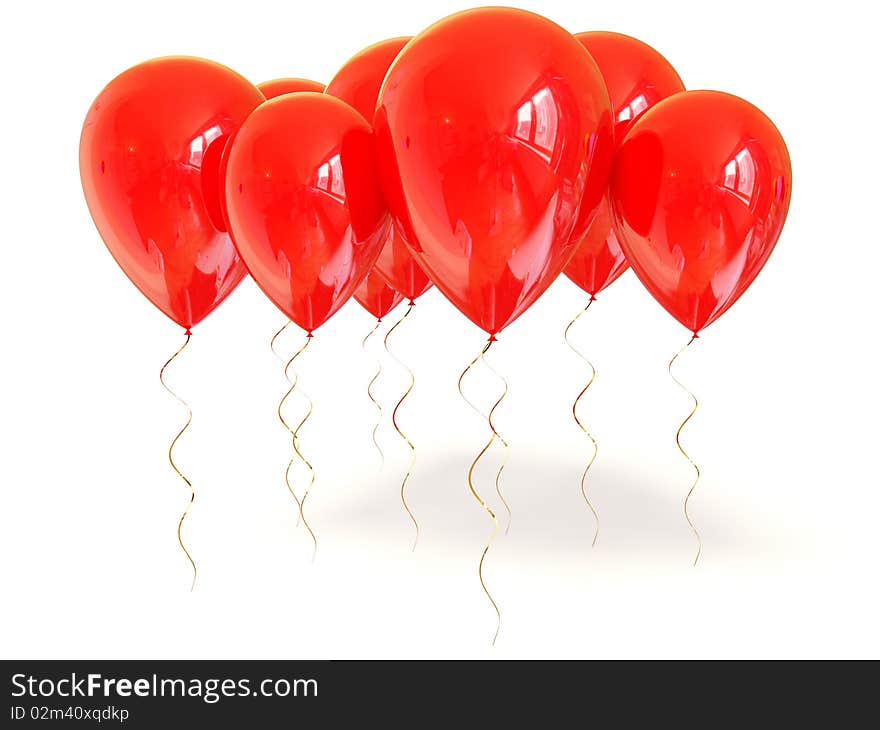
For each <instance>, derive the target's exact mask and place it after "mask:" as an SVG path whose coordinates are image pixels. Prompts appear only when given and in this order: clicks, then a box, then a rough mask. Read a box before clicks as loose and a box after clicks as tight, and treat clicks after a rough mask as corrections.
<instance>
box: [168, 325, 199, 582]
mask: <svg viewBox="0 0 880 730" xmlns="http://www.w3.org/2000/svg"><path fill="white" fill-rule="evenodd" d="M191 337H192V333H191V332H190V331H189V330H187V331H186V340H185V341H184V343H183V345H181V346H180V349H179V350H178V351H177V352H175V353H174V354H173V355H172V356H171V357H170V358H168V360H167V362H166V363H165V364H164V365H163V366H162V369H161V370H159V382H160V383H162V387H163V388H165V390H167V391H168V392H169V393H171V395H172V396H173V397H174V398H175V399H176V400H177V402H178V403H180V404H181V405H183V406H184V407H185V408H186V410H187V414H188V415H187V419H186V423H185V424H184V426H183V428H182V429H180V431H179V432H178V433H177V436H175V437H174V439H173V440H172V442H171V445H170V446H169V447H168V462H169V463H170V464H171V468H172V469H174V471H175V472H177V476H179V477H180V478H181V479H183V481H184V482H186V486H187V487H189V502H188V503H187V505H186V508H185V509H184V510H183V514H182V515H180V520H179V521H178V523H177V542H178V543H179V544H180V549H181V550H183V553H184V555H186V559H187V560H189V564H190V565H191V566H192V571H193V579H192V584H191V585H190V590H191V591H192V590H193V589H194V588H195V587H196V577H197V576H198V571H197V569H196V563H195V561H194V560H193V558H192V555H190V553H189V550H187V549H186V546H185V545H184V544H183V536H182V535H181V529H182V528H183V521H184V520H185V519H186V515H187V513H188V512H189V509H190V507H192V504H193V502H194V501H195V498H196V492H195V489H193V485H192V482H191V481H190V480H189V479H187V478H186V477H185V476H184V474H183V472H182V471H180V469H178V468H177V464H175V463H174V446H175V444H176V443H177V440H178V439H179V438H180V437H181V436H183V432H184V431H186V429H188V428H189V425H190V424H191V423H192V416H193V414H192V408H190V407H189V404H188V403H187V402H186V401H185V400H183V398H181V397H180V396H179V395H177V393H175V392H174V391H173V390H171V388H169V387H168V385H167V383H166V382H165V368H167V367H168V366H169V365H170V364H171V362H172V361H173V360H174V358H176V357H177V356H178V355H179V354H180V353H181V352H183V351H184V349H185V348H186V346H187V345H188V344H189V341H190V338H191Z"/></svg>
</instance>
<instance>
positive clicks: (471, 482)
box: [458, 340, 507, 646]
mask: <svg viewBox="0 0 880 730" xmlns="http://www.w3.org/2000/svg"><path fill="white" fill-rule="evenodd" d="M492 342H494V340H489V342H487V343H486V346H485V347H484V348H483V349H482V351H481V352H480V354H479V355H477V356H476V357H475V358H474V359H473V360H471V362H470V364H469V365H468V366H467V367H466V368H465V369H464V370H463V371H462V373H461V375H460V376H459V377H458V393H459V395H461V397H462V399H463V400H464V402H465V403H467V404H468V405H469V406H470V407H471V408H472V409H473V410H475V411H476V412H477V414H479V415H480V416H481V417H482V418H484V419H486V420H489V417H488V416H486V415H485V414H484V413H483V412H482V411H480V409H479V408H477V407H476V406H475V405H474V404H473V403H472V402H471V401H470V399H469V398H468V397H467V396H466V395H465V394H464V391H463V390H462V387H461V385H462V381H463V380H464V378H465V376H466V375H467V374H468V372H470V369H471V368H472V367H473V366H474V365H476V363H477V361H478V360H483V361H484V362H485V360H484V356H485V354H486V353H487V352H488V351H489V348H490V347H491V346H492ZM506 394H507V388H506V383H505V392H504V394H503V395H502V396H501V398H499V399H498V401H496V403H495V404H494V405H493V406H492V409H491V410H490V413H491V412H492V411H494V410H495V408H496V407H497V406H498V403H500V402H501V401H502V400H503V399H504V395H506ZM490 427H491V424H490ZM491 430H492V436H491V437H490V438H489V441H488V442H487V443H486V445H485V446H484V447H483V448H482V450H481V451H480V453H478V454H477V456H476V458H475V459H474V460H473V462H471V466H470V468H469V469H468V475H467V480H468V488H469V489H470V491H471V494H472V495H473V496H474V499H476V500H477V502H479V504H480V506H481V507H482V508H483V509H484V510H486V512H487V513H488V515H489V517H491V518H492V524H493V528H492V535H491V536H490V537H489V541H488V542H487V543H486V547H485V548H483V553H482V555H481V556H480V562H479V565H478V566H477V575H478V577H479V579H480V585H481V586H482V587H483V593H485V594H486V598H488V599H489V603H491V604H492V608H494V609H495V616H496V618H497V623H496V626H495V635H494V636H493V637H492V646H494V645H495V642H496V641H497V640H498V634H499V632H500V631H501V611H500V610H499V608H498V604H497V603H495V599H494V598H492V594H491V593H490V592H489V589H488V588H487V587H486V581H485V580H484V579H483V563H484V562H485V560H486V555H487V553H488V552H489V549H490V548H491V547H492V543H493V542H495V538H496V537H497V536H498V530H499V527H498V518H497V517H496V516H495V512H494V511H493V510H492V508H491V507H489V505H488V504H486V502H485V500H484V499H483V498H482V497H481V496H480V494H479V493H478V492H477V489H476V487H475V486H474V469H475V468H476V466H477V463H478V462H479V461H480V459H481V458H482V457H483V454H485V453H486V452H487V451H488V450H489V449H490V448H491V446H492V444H493V443H494V442H495V439H496V438H500V437H499V436H498V433H497V431H496V430H495V429H494V428H491ZM496 488H497V479H496Z"/></svg>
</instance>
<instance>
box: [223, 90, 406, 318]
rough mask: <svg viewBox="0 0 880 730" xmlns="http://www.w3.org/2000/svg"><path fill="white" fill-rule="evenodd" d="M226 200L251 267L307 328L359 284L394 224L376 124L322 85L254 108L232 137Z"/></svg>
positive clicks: (256, 277) (271, 295)
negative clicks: (382, 180)
mask: <svg viewBox="0 0 880 730" xmlns="http://www.w3.org/2000/svg"><path fill="white" fill-rule="evenodd" d="M226 202H227V207H228V210H229V223H230V226H231V230H232V233H233V237H234V239H235V244H236V246H237V248H238V251H239V253H240V254H241V257H242V259H243V260H244V262H245V264H246V265H247V268H248V271H250V273H251V275H252V276H253V277H254V280H255V281H256V282H257V284H259V285H260V288H261V289H262V290H263V291H264V292H265V293H266V295H267V296H268V297H269V298H270V299H271V300H272V301H273V302H274V303H275V304H276V306H277V307H278V308H279V309H281V310H282V311H283V312H284V313H285V314H286V315H287V316H288V318H289V319H291V320H293V321H294V322H296V324H298V325H299V326H300V327H302V328H303V329H304V330H306V331H307V332H309V333H311V332H312V331H314V330H315V329H317V328H318V327H320V326H321V325H322V324H323V323H324V322H326V321H327V319H328V318H329V317H330V316H331V315H332V314H333V313H334V312H336V310H338V309H339V308H340V307H341V306H342V305H343V304H344V303H345V302H346V301H347V300H348V298H349V297H350V296H351V295H352V294H353V293H354V290H355V289H357V287H358V285H359V284H360V283H361V281H362V280H363V279H364V277H365V276H366V275H367V272H368V271H369V270H370V267H372V265H373V263H374V262H375V260H376V257H377V256H378V255H379V248H380V246H381V244H382V241H383V240H384V236H386V235H387V233H388V225H389V221H388V215H387V212H386V210H385V203H384V200H383V199H382V192H381V189H380V187H379V179H378V173H377V171H376V162H375V149H374V140H373V134H372V130H371V129H370V125H369V124H367V122H366V121H365V120H364V118H363V117H362V116H361V115H360V114H358V113H357V112H356V111H355V110H354V109H352V108H351V107H350V106H348V105H347V104H344V103H343V102H341V101H339V100H338V99H334V98H333V97H331V96H327V95H324V94H314V93H300V94H285V95H283V96H279V97H276V98H275V99H272V100H271V101H267V102H266V103H265V104H263V105H261V106H260V107H258V108H257V109H256V111H254V112H253V113H252V114H251V115H250V116H249V117H248V118H247V121H245V123H244V124H243V125H242V127H241V129H240V130H239V131H238V133H237V134H236V135H235V138H234V139H233V140H232V142H231V143H230V150H229V166H228V169H227V173H226Z"/></svg>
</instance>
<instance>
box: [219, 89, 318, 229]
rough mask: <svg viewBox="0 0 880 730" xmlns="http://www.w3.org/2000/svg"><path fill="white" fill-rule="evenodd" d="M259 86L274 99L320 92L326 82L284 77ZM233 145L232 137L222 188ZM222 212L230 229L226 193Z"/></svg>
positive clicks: (222, 160) (222, 168) (222, 165)
mask: <svg viewBox="0 0 880 730" xmlns="http://www.w3.org/2000/svg"><path fill="white" fill-rule="evenodd" d="M257 88H258V89H259V90H260V93H261V94H262V95H263V96H264V97H266V99H274V98H275V97H276V96H281V95H282V94H296V93H299V92H302V91H311V92H314V93H316V94H320V93H323V91H324V84H322V83H319V82H317V81H312V80H311V79H300V78H283V79H272V80H271V81H264V82H263V83H262V84H257ZM231 147H232V138H231V137H230V139H229V140H228V141H227V143H226V146H225V147H224V148H223V154H222V156H221V158H220V189H221V190H223V189H225V187H226V168H227V167H228V166H229V150H230V149H231ZM220 212H221V214H222V216H223V223H224V225H225V226H226V230H229V211H228V210H226V196H225V195H221V196H220Z"/></svg>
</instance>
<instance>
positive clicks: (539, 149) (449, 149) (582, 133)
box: [375, 8, 613, 336]
mask: <svg viewBox="0 0 880 730" xmlns="http://www.w3.org/2000/svg"><path fill="white" fill-rule="evenodd" d="M375 126H376V137H377V143H378V145H379V165H380V171H381V173H382V183H383V189H384V191H385V196H386V199H387V200H388V205H389V208H390V209H391V213H392V216H393V217H394V219H395V221H396V222H397V223H398V224H399V225H400V227H401V230H402V232H403V235H404V238H405V240H406V242H407V244H408V245H409V247H410V249H411V251H412V253H413V255H414V256H415V259H416V261H417V262H418V263H419V264H420V265H421V267H422V268H423V269H424V270H425V272H426V273H427V274H428V276H429V277H430V278H431V280H432V281H433V282H434V283H435V284H436V285H437V287H438V288H439V289H440V290H441V291H442V292H443V294H444V295H446V297H447V298H448V299H449V300H450V301H451V302H452V303H453V304H454V305H455V306H456V307H458V309H460V310H461V311H462V312H463V313H464V314H465V315H466V316H467V317H469V318H470V319H471V320H472V321H473V322H474V323H475V324H477V325H479V326H480V327H482V328H483V329H484V330H485V331H487V332H488V333H489V334H490V335H492V336H494V335H495V334H496V333H497V332H499V331H500V330H502V329H503V328H504V327H506V326H507V325H508V324H510V323H511V322H512V321H513V320H515V319H516V318H517V317H518V316H519V315H520V314H522V313H523V312H524V311H525V310H526V309H527V308H528V307H529V306H531V304H532V303H533V302H534V301H535V300H536V299H537V298H538V297H539V296H540V295H541V294H542V293H543V292H544V290H545V289H546V288H547V287H548V286H549V285H550V283H551V282H552V281H553V279H555V278H556V276H557V275H558V274H559V273H560V272H561V271H562V268H563V267H564V266H565V264H566V263H567V262H568V259H569V258H570V257H571V255H572V254H573V253H574V246H573V245H572V244H571V238H572V235H573V234H574V235H578V232H579V234H580V235H583V232H584V231H585V230H586V227H587V225H588V224H589V222H590V219H591V217H592V215H593V214H594V213H595V209H596V207H597V205H598V204H599V201H600V200H601V197H602V194H603V192H604V189H605V186H606V184H607V178H608V167H609V165H610V156H611V151H612V148H613V143H612V136H611V107H610V103H609V101H608V94H607V92H606V91H605V85H604V83H603V81H602V76H601V74H600V73H599V70H598V68H597V67H596V64H595V63H594V62H593V60H592V59H591V58H590V56H589V54H587V52H586V51H585V50H584V47H583V46H582V45H581V44H580V43H578V42H577V41H576V40H575V39H574V37H573V36H572V35H571V34H570V33H568V32H567V31H565V30H564V29H562V28H560V27H559V26H558V25H556V24H554V23H552V22H550V21H549V20H547V19H545V18H542V17H541V16H539V15H535V14H533V13H529V12H526V11H523V10H516V9H512V8H479V9H476V10H466V11H464V12H461V13H457V14H456V15H452V16H450V17H449V18H446V19H445V20H441V21H440V22H438V23H435V24H434V25H432V26H431V27H429V28H428V29H427V30H426V31H424V32H423V33H421V34H420V35H418V36H416V37H415V38H414V39H413V40H412V41H411V42H410V43H409V44H408V45H407V46H406V48H404V49H403V51H401V53H400V55H399V56H398V57H397V60H396V61H395V62H394V63H393V65H392V66H391V69H390V70H389V71H388V75H387V76H386V78H385V82H384V84H383V86H382V91H381V93H380V95H379V103H378V108H377V111H376V118H375Z"/></svg>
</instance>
